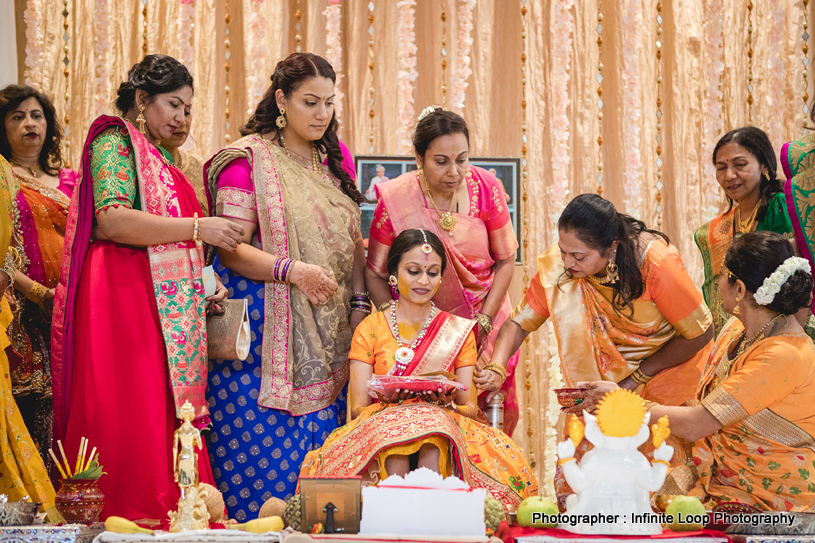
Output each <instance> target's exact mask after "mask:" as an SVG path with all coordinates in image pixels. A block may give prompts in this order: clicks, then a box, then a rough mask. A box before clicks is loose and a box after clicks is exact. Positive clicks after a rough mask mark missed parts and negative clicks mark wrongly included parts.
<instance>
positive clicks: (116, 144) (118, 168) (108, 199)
mask: <svg viewBox="0 0 815 543" xmlns="http://www.w3.org/2000/svg"><path fill="white" fill-rule="evenodd" d="M91 177H92V178H93V205H94V210H95V212H96V214H98V213H99V212H100V211H102V210H104V209H107V208H108V207H110V206H114V207H118V206H124V207H127V208H130V209H133V208H134V207H135V208H136V209H138V208H139V207H140V206H139V205H138V203H137V202H138V200H137V199H136V195H137V192H138V189H137V179H136V160H135V159H134V157H133V149H132V147H131V146H130V141H129V140H128V138H127V135H126V133H125V132H124V130H123V129H121V128H111V129H109V130H105V131H104V132H102V133H101V134H99V135H98V136H96V138H95V139H94V140H93V143H91Z"/></svg>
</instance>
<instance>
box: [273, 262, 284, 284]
mask: <svg viewBox="0 0 815 543" xmlns="http://www.w3.org/2000/svg"><path fill="white" fill-rule="evenodd" d="M281 262H283V259H282V258H278V259H277V262H275V263H274V269H273V270H272V279H274V280H275V281H280V275H278V272H279V271H280V263H281Z"/></svg>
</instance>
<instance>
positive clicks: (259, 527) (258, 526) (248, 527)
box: [232, 517, 285, 534]
mask: <svg viewBox="0 0 815 543" xmlns="http://www.w3.org/2000/svg"><path fill="white" fill-rule="evenodd" d="M232 528H235V529H236V530H245V531H247V532H252V533H253V534H265V533H266V532H279V531H280V530H282V529H283V528H285V526H284V524H283V519H282V518H280V517H266V518H259V519H257V520H250V521H249V522H247V523H246V524H236V525H234V526H232Z"/></svg>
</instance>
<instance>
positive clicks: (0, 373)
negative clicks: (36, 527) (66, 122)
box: [0, 156, 54, 510]
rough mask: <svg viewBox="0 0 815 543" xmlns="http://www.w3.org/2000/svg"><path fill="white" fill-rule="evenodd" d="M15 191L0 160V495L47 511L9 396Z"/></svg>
mask: <svg viewBox="0 0 815 543" xmlns="http://www.w3.org/2000/svg"><path fill="white" fill-rule="evenodd" d="M15 188H16V182H15V181H14V176H13V174H12V171H11V165H10V164H9V163H8V162H6V159H4V158H3V157H2V156H0V254H2V255H7V256H6V260H5V263H4V265H3V268H2V270H0V271H2V273H0V287H2V288H0V494H6V495H7V496H8V497H9V500H10V501H17V500H20V499H22V498H23V497H25V496H30V497H31V499H32V500H33V501H35V502H41V503H42V504H43V509H45V510H48V509H51V508H52V507H53V506H54V487H53V485H51V481H50V480H49V479H48V472H47V471H46V470H45V464H44V463H43V460H42V458H41V457H40V455H39V453H38V452H37V447H36V446H35V445H34V441H33V440H32V439H31V435H30V434H29V433H28V429H27V428H26V426H25V423H24V422H23V416H22V414H21V413H20V410H19V409H18V408H17V404H16V403H15V401H14V396H13V395H12V393H11V378H10V372H9V361H8V357H7V356H6V351H5V349H6V348H7V347H8V346H9V345H10V342H9V340H8V337H7V336H6V329H7V327H8V325H9V323H10V322H11V319H12V317H13V316H12V314H11V307H10V306H9V303H8V300H7V299H6V297H5V296H2V293H3V291H5V290H6V289H7V288H9V287H10V286H11V283H13V282H14V275H15V268H14V262H13V261H14V257H13V255H12V254H10V253H9V245H10V243H11V227H12V220H11V216H10V214H9V210H10V209H12V207H11V206H12V202H13V201H14V200H13V198H14V196H16V190H14V189H15Z"/></svg>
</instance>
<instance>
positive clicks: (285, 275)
mask: <svg viewBox="0 0 815 543" xmlns="http://www.w3.org/2000/svg"><path fill="white" fill-rule="evenodd" d="M293 263H294V261H293V260H292V259H290V258H287V259H286V262H284V263H283V271H282V272H281V273H280V280H281V281H283V282H284V283H288V282H289V274H290V273H291V268H292V264H293Z"/></svg>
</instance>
